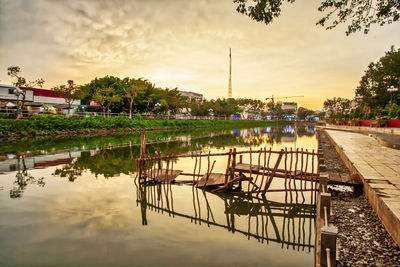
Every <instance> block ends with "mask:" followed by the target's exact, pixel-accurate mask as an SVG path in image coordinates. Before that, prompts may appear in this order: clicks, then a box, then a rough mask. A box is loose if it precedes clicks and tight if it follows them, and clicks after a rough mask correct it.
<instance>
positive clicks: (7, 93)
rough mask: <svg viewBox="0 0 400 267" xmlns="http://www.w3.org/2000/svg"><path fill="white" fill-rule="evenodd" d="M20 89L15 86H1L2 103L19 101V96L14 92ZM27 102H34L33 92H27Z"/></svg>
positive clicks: (0, 96) (0, 98)
mask: <svg viewBox="0 0 400 267" xmlns="http://www.w3.org/2000/svg"><path fill="white" fill-rule="evenodd" d="M15 89H18V87H16V86H13V85H4V84H0V102H11V103H13V102H15V101H17V100H18V98H17V96H16V95H15V94H14V90H15ZM25 101H28V102H33V91H32V90H27V92H26V96H25Z"/></svg>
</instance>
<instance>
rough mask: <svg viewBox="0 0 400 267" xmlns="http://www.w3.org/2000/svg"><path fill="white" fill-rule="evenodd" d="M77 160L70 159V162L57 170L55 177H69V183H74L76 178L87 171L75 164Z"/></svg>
mask: <svg viewBox="0 0 400 267" xmlns="http://www.w3.org/2000/svg"><path fill="white" fill-rule="evenodd" d="M75 162H76V159H72V158H70V162H68V163H67V164H65V165H64V166H63V167H61V168H57V169H56V170H55V171H54V173H53V175H58V176H60V177H63V178H65V177H67V178H68V181H70V182H73V181H75V179H76V178H78V177H79V176H81V175H82V173H83V171H84V170H85V169H84V168H82V167H81V166H79V165H77V164H75Z"/></svg>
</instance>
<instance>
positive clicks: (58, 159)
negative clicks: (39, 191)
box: [0, 151, 81, 172]
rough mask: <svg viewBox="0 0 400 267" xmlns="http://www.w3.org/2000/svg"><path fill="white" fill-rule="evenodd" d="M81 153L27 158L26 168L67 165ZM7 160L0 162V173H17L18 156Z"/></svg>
mask: <svg viewBox="0 0 400 267" xmlns="http://www.w3.org/2000/svg"><path fill="white" fill-rule="evenodd" d="M80 156H81V152H80V151H73V152H70V153H69V152H64V153H58V154H49V155H37V156H33V157H26V158H25V167H26V169H27V170H29V169H38V168H45V167H50V166H57V165H61V164H66V163H67V162H68V161H70V160H71V159H72V158H76V157H80ZM4 158H5V160H0V172H10V171H16V170H17V166H18V156H15V155H13V154H9V155H7V157H4Z"/></svg>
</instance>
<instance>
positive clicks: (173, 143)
mask: <svg viewBox="0 0 400 267" xmlns="http://www.w3.org/2000/svg"><path fill="white" fill-rule="evenodd" d="M311 129H312V128H311ZM298 134H302V135H313V134H314V133H313V131H309V132H307V131H306V128H305V127H302V126H301V127H296V126H295V125H294V124H289V125H286V126H285V127H266V128H255V129H246V130H240V131H233V132H232V131H224V132H218V133H207V134H201V135H195V136H191V135H186V136H178V137H172V136H169V137H168V132H165V133H163V135H162V138H161V137H160V138H161V139H156V140H149V141H148V144H147V145H146V154H147V155H149V156H151V155H156V154H157V152H158V151H160V153H161V155H170V154H175V155H178V154H186V153H191V152H201V151H204V149H206V148H216V149H221V150H224V149H226V148H227V147H232V146H235V147H252V146H261V145H273V144H274V143H276V144H278V143H280V142H282V141H283V138H285V139H284V140H285V141H286V142H295V141H296V137H297V135H298ZM164 135H165V136H164ZM136 144H137V141H136V140H134V141H128V142H127V144H125V145H124V146H117V147H115V146H107V145H105V144H103V147H102V149H100V150H91V151H84V152H82V153H81V156H80V157H79V158H77V159H75V160H73V161H71V162H70V163H68V164H67V165H65V166H63V167H62V168H58V169H57V170H56V172H55V173H54V174H55V175H59V176H61V177H68V179H69V181H74V180H75V179H77V177H79V176H81V174H82V172H83V170H85V169H88V170H90V172H91V173H93V174H94V175H95V176H96V177H97V176H98V175H103V176H104V177H105V178H110V177H114V176H117V175H119V174H126V175H130V174H132V173H135V172H136V161H135V160H134V159H135V158H137V157H138V156H139V154H140V147H139V146H138V145H136ZM148 167H149V168H150V167H151V166H148Z"/></svg>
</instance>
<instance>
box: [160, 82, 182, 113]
mask: <svg viewBox="0 0 400 267" xmlns="http://www.w3.org/2000/svg"><path fill="white" fill-rule="evenodd" d="M161 97H162V100H161V103H160V104H161V108H163V109H165V111H166V112H167V115H169V113H170V112H172V114H176V112H177V111H178V110H179V109H180V108H181V107H182V106H183V104H184V102H185V99H184V98H183V97H182V96H181V95H180V94H179V90H178V88H174V89H169V88H166V89H165V90H162V93H161Z"/></svg>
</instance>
